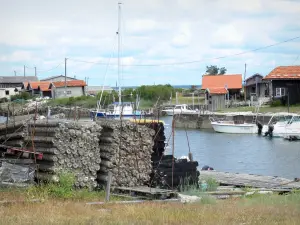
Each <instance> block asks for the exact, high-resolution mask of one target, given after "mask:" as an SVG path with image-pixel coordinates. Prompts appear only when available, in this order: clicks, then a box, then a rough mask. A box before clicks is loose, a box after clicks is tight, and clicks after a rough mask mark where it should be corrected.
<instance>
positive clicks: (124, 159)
mask: <svg viewBox="0 0 300 225" xmlns="http://www.w3.org/2000/svg"><path fill="white" fill-rule="evenodd" d="M97 124H99V125H100V126H101V127H102V128H103V130H102V134H101V136H100V149H101V154H100V155H101V164H100V172H99V173H98V176H97V178H98V181H99V183H100V184H105V183H106V181H107V173H108V171H111V172H112V186H128V187H131V186H138V185H144V184H145V183H147V184H148V183H149V180H150V173H151V170H152V165H151V154H152V152H153V150H152V149H153V136H154V135H155V131H154V130H152V129H149V128H147V127H145V126H140V125H137V124H135V123H133V122H130V121H120V120H118V121H115V120H99V121H97Z"/></svg>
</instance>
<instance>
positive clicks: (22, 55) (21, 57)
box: [0, 50, 33, 62]
mask: <svg viewBox="0 0 300 225" xmlns="http://www.w3.org/2000/svg"><path fill="white" fill-rule="evenodd" d="M29 60H33V55H32V53H31V52H30V51H22V50H21V51H14V52H13V53H11V54H9V55H0V61H3V62H20V61H29Z"/></svg>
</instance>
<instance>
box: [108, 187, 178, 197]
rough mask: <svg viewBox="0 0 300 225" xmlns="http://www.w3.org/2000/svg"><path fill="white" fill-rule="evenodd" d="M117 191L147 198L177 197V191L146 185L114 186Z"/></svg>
mask: <svg viewBox="0 0 300 225" xmlns="http://www.w3.org/2000/svg"><path fill="white" fill-rule="evenodd" d="M114 191H115V192H117V193H126V194H128V195H129V196H143V197H147V198H149V199H166V198H174V197H177V192H176V191H172V190H166V189H159V188H150V187H147V186H136V187H115V188H114Z"/></svg>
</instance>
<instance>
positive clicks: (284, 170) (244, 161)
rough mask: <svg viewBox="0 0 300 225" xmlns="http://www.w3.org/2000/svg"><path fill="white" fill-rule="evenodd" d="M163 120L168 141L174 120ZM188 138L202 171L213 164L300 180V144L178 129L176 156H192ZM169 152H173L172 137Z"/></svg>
mask: <svg viewBox="0 0 300 225" xmlns="http://www.w3.org/2000/svg"><path fill="white" fill-rule="evenodd" d="M162 120H164V121H165V123H166V129H165V135H166V139H167V140H168V138H169V137H170V135H171V124H172V117H163V118H162ZM187 137H188V138H187ZM187 139H188V140H189V145H190V151H191V152H192V154H193V157H194V160H197V161H198V162H199V167H200V168H201V167H202V166H204V165H209V166H211V167H213V168H214V169H215V170H218V171H224V172H236V173H249V174H258V175H270V176H280V177H286V178H295V177H300V142H290V141H287V140H284V139H281V138H273V139H270V138H266V137H263V136H258V135H251V134H222V133H215V132H214V131H213V130H208V129H203V130H196V129H193V130H192V129H188V130H185V129H175V145H174V146H175V148H174V150H175V157H181V156H187V155H188V152H189V147H188V141H187ZM167 153H168V154H170V153H172V137H171V138H170V141H169V146H168V147H167Z"/></svg>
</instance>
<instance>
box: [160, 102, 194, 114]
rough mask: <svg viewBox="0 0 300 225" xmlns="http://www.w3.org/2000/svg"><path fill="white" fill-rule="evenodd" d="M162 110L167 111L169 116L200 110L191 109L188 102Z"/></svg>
mask: <svg viewBox="0 0 300 225" xmlns="http://www.w3.org/2000/svg"><path fill="white" fill-rule="evenodd" d="M162 111H163V112H165V113H166V114H167V115H168V116H173V115H177V114H195V113H197V112H198V111H197V110H193V109H191V108H190V107H189V106H188V105H187V104H182V105H176V106H175V107H174V108H172V109H164V110H162Z"/></svg>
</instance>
